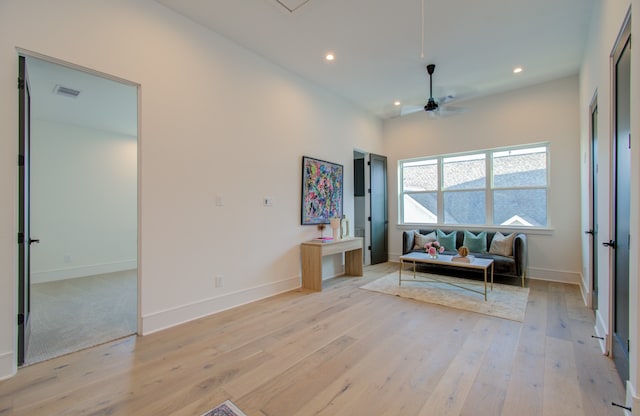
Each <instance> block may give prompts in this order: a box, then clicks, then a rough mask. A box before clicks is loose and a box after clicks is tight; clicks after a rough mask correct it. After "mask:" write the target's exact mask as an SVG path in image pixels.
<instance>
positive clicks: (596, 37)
mask: <svg viewBox="0 0 640 416" xmlns="http://www.w3.org/2000/svg"><path fill="white" fill-rule="evenodd" d="M629 7H631V8H632V9H635V10H636V14H637V10H640V1H639V0H632V1H628V0H621V1H599V2H597V3H596V7H595V8H594V12H593V13H594V14H593V18H592V23H591V27H590V32H589V37H588V40H587V49H586V55H585V58H584V61H583V64H582V68H581V71H580V116H581V122H580V131H581V134H580V144H581V152H582V154H583V155H588V152H589V146H590V137H589V104H590V102H591V99H592V98H593V96H594V94H596V92H597V97H598V113H599V116H598V193H599V196H600V197H599V199H598V227H599V238H598V240H599V242H601V241H606V240H608V239H609V238H610V234H611V233H612V231H611V183H612V178H613V173H612V170H611V169H612V164H611V149H612V128H613V127H612V123H613V122H612V102H611V98H612V97H611V95H612V90H611V59H610V56H611V53H612V51H613V48H614V45H615V43H616V39H617V37H618V35H619V33H620V30H621V29H622V26H623V23H624V19H625V16H626V15H627V11H628V10H629ZM637 17H638V16H637V15H636V16H635V19H631V20H632V27H631V33H632V38H633V34H634V33H636V34H637V33H640V19H638V18H637ZM639 70H640V56H638V54H637V53H632V54H631V74H632V75H631V114H632V116H631V138H632V145H631V160H633V161H638V160H640V146H638V145H637V143H638V133H637V132H638V131H640V118H638V117H634V115H636V114H638V113H639V112H640V82H639V81H638V77H636V76H634V75H635V74H638V73H639V72H638V71H639ZM588 175H589V166H588V164H587V163H586V162H585V163H583V164H582V183H583V186H582V188H583V195H582V204H583V207H584V210H583V215H582V224H583V227H584V226H586V225H587V224H588V220H589V217H588V213H589V211H588V206H589V205H588V204H589V190H588V187H587V186H588V183H589V182H588ZM639 197H640V165H639V164H638V163H632V164H631V227H630V230H631V244H630V253H629V254H630V265H629V315H630V319H629V322H630V328H629V330H630V352H629V358H630V363H629V369H630V371H629V373H630V380H629V382H628V383H627V386H626V387H627V405H629V406H632V407H633V408H634V409H637V408H640V397H638V395H637V390H638V380H639V378H640V362H639V360H638V351H639V345H638V344H639V343H640V336H639V334H640V320H639V319H638V316H639V311H638V299H639V298H640V288H639V284H638V275H639V272H640V271H639V265H638V258H639V257H640V245H639V244H638V238H637V237H638V235H640V199H639ZM588 244H589V240H588V239H587V238H583V241H582V246H583V252H584V256H583V269H584V270H585V276H589V275H590V273H591V270H590V264H589V256H588V253H589V252H588ZM598 246H599V248H598V253H597V255H598V289H599V290H598V310H597V311H596V327H595V331H596V333H598V334H599V335H600V336H603V337H606V338H607V342H606V343H602V344H601V347H602V350H603V352H605V353H606V352H608V351H610V349H611V344H610V343H611V338H610V336H611V333H612V328H611V319H612V318H611V311H610V308H611V297H612V292H611V289H612V286H611V279H612V277H611V265H612V260H613V258H612V257H611V250H609V249H608V248H605V247H602V245H600V244H598ZM585 279H586V277H585ZM585 285H586V287H587V289H588V284H587V281H586V280H585Z"/></svg>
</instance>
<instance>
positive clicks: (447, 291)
mask: <svg viewBox="0 0 640 416" xmlns="http://www.w3.org/2000/svg"><path fill="white" fill-rule="evenodd" d="M434 277H436V278H437V279H438V280H443V281H448V282H453V283H455V284H458V285H461V286H465V287H469V288H473V289H475V290H482V289H483V285H484V282H482V281H478V280H471V279H460V278H455V277H448V276H440V275H438V276H434ZM402 278H403V279H412V278H413V272H405V271H403V272H402ZM428 278H429V275H428V274H426V273H418V274H417V279H428ZM361 289H367V290H372V291H374V292H380V293H385V294H388V295H395V296H400V297H403V298H410V299H416V300H419V301H422V302H427V303H435V304H437V305H442V306H448V307H450V308H456V309H462V310H465V311H471V312H477V313H482V314H485V315H491V316H496V317H499V318H504V319H510V320H512V321H518V322H522V321H523V320H524V314H525V311H526V308H527V300H528V298H529V288H522V287H520V286H510V285H504V284H497V283H494V284H493V291H489V290H487V301H486V302H485V300H484V295H482V294H479V293H475V292H470V291H468V290H464V289H461V288H458V287H455V286H451V285H448V284H444V283H438V282H426V281H425V282H418V281H416V282H413V281H406V280H403V281H402V286H398V272H394V273H391V274H388V275H386V276H384V277H381V278H380V279H378V280H376V281H373V282H371V283H369V284H367V285H365V286H362V287H361Z"/></svg>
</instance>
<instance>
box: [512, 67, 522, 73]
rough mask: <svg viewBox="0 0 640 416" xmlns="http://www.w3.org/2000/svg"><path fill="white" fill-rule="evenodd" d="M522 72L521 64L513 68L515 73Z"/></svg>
mask: <svg viewBox="0 0 640 416" xmlns="http://www.w3.org/2000/svg"><path fill="white" fill-rule="evenodd" d="M520 72H522V67H521V66H517V67H515V68H513V73H514V74H519V73H520Z"/></svg>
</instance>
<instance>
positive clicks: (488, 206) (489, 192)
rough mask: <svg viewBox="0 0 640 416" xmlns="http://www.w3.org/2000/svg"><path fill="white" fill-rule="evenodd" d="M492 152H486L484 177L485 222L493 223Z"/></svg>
mask: <svg viewBox="0 0 640 416" xmlns="http://www.w3.org/2000/svg"><path fill="white" fill-rule="evenodd" d="M491 156H492V153H491V152H487V153H486V155H485V157H486V163H485V166H486V168H485V169H486V173H487V176H486V177H485V212H486V216H485V222H486V223H487V224H489V225H493V158H492V157H491Z"/></svg>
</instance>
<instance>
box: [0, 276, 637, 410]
mask: <svg viewBox="0 0 640 416" xmlns="http://www.w3.org/2000/svg"><path fill="white" fill-rule="evenodd" d="M397 271H398V265H397V264H394V263H385V264H382V265H376V266H369V267H366V268H365V274H364V276H363V277H362V278H351V277H345V278H335V279H330V280H327V281H325V282H323V288H324V290H323V291H322V292H309V291H305V290H296V291H291V292H287V293H284V294H281V295H278V296H274V297H271V298H268V299H264V300H261V301H258V302H254V303H252V304H249V305H244V306H241V307H238V308H234V309H231V310H228V311H225V312H221V313H218V314H216V315H213V316H210V317H205V318H202V319H199V320H196V321H193V322H189V323H186V324H184V325H180V326H177V327H175V328H170V329H167V330H165V331H162V332H158V333H156V334H152V335H148V336H145V337H130V338H126V339H122V340H118V341H116V342H113V343H108V344H105V345H101V346H98V347H95V348H91V349H87V350H84V351H80V352H77V353H74V354H70V355H67V356H64V357H59V358H56V359H54V360H50V361H47V362H43V363H39V364H35V365H32V366H29V367H25V368H21V369H20V370H19V372H18V374H17V375H16V376H15V377H13V378H11V379H9V380H4V381H0V416H23V415H29V416H39V415H47V416H50V415H65V416H68V415H106V414H109V415H136V416H158V415H177V416H193V415H195V416H197V415H200V414H202V413H204V412H205V411H207V410H209V409H211V408H213V407H214V406H216V405H218V404H219V403H221V402H223V401H224V400H227V399H231V400H233V401H234V402H236V404H238V405H239V406H240V408H241V409H243V410H244V411H245V412H246V413H247V414H248V415H249V416H276V415H277V416H284V415H287V416H289V415H304V416H306V415H310V414H318V415H328V414H331V415H357V414H372V415H374V414H375V415H386V416H396V415H397V416H414V415H420V414H429V415H432V414H433V415H480V414H492V415H493V414H496V415H497V414H501V415H503V416H511V415H519V416H520V415H523V416H527V415H531V416H534V415H536V416H539V415H555V414H572V415H580V416H596V415H597V416H603V415H604V416H608V415H611V416H614V415H618V414H619V412H618V411H617V409H612V408H611V407H610V406H609V403H610V402H611V401H617V402H624V397H625V392H624V388H623V385H622V383H621V382H620V380H619V378H618V377H617V373H616V372H615V367H614V366H613V362H612V361H611V359H610V358H608V357H605V356H603V355H602V354H601V352H600V350H599V347H598V345H597V342H595V340H594V339H592V338H591V335H592V333H593V326H594V319H593V314H592V312H591V311H589V310H588V309H587V308H586V307H584V305H583V304H582V300H581V297H580V293H579V291H578V290H577V289H576V287H575V286H571V285H565V284H561V283H553V282H543V281H535V280H530V281H528V285H529V287H530V294H529V300H528V304H527V311H526V314H525V320H524V322H522V323H518V322H513V321H507V320H503V319H499V318H494V317H488V316H485V315H481V314H476V313H472V312H465V311H461V310H456V309H450V308H447V307H443V306H438V305H432V304H427V303H422V302H419V301H415V300H411V299H404V298H400V297H395V296H389V295H385V294H381V293H376V292H371V291H368V290H362V289H359V287H360V286H362V285H364V284H366V283H368V282H370V281H373V280H375V279H377V278H379V277H382V276H384V275H386V274H388V273H397ZM563 412H564V413H563Z"/></svg>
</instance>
